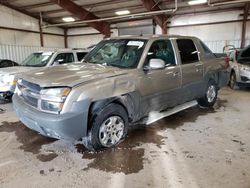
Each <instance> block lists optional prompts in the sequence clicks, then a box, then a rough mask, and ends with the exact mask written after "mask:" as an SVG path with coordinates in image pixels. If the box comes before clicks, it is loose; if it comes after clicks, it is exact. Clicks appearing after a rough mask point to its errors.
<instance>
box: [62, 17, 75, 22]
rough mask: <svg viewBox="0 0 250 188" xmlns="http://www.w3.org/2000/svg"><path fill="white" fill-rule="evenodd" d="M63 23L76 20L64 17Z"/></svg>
mask: <svg viewBox="0 0 250 188" xmlns="http://www.w3.org/2000/svg"><path fill="white" fill-rule="evenodd" d="M62 20H63V21H65V22H74V21H75V18H72V17H64V18H62Z"/></svg>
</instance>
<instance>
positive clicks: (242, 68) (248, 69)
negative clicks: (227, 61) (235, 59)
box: [241, 66, 250, 71]
mask: <svg viewBox="0 0 250 188" xmlns="http://www.w3.org/2000/svg"><path fill="white" fill-rule="evenodd" d="M241 70H243V71H250V67H245V66H243V67H241Z"/></svg>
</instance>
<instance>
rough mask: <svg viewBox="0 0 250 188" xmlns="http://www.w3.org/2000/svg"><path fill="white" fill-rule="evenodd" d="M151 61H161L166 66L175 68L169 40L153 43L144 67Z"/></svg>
mask: <svg viewBox="0 0 250 188" xmlns="http://www.w3.org/2000/svg"><path fill="white" fill-rule="evenodd" d="M151 59H161V60H163V61H164V62H165V64H166V66H175V65H176V62H175V55H174V50H173V47H172V44H171V42H170V40H158V41H155V42H154V43H153V44H152V45H151V47H150V49H149V51H148V55H147V59H146V65H148V64H149V61H150V60H151Z"/></svg>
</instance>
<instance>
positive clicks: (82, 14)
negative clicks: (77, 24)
mask: <svg viewBox="0 0 250 188" xmlns="http://www.w3.org/2000/svg"><path fill="white" fill-rule="evenodd" d="M50 2H52V3H55V4H57V5H59V6H60V7H62V8H63V9H65V10H67V11H68V12H70V13H71V14H73V15H74V16H76V17H77V18H79V19H80V20H95V19H98V17H97V16H95V15H94V14H92V13H91V12H89V11H87V10H86V9H84V8H82V7H81V6H79V5H77V4H76V3H74V2H73V1H71V0H50ZM88 25H89V26H91V27H93V28H95V29H96V30H97V31H99V32H100V33H102V34H103V35H105V37H110V34H111V33H110V24H109V23H108V22H104V21H100V22H98V23H94V22H93V23H91V22H90V23H88Z"/></svg>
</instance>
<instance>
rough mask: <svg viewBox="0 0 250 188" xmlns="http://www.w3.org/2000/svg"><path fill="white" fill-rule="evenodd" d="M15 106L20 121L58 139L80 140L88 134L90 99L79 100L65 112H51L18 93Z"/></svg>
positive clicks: (14, 102)
mask: <svg viewBox="0 0 250 188" xmlns="http://www.w3.org/2000/svg"><path fill="white" fill-rule="evenodd" d="M12 100H13V106H14V109H15V111H16V114H17V116H18V117H19V119H20V121H21V122H22V123H23V124H24V125H25V126H27V127H28V128H30V129H32V130H34V131H37V132H38V133H40V134H42V135H44V136H47V137H52V138H56V139H67V140H78V139H80V138H82V137H86V135H87V124H88V109H89V105H90V102H89V101H79V102H75V103H74V104H73V105H72V110H71V112H69V113H65V114H58V115H57V114H56V115H55V114H49V113H44V112H41V111H38V110H37V109H35V108H33V107H31V106H29V105H28V104H26V103H25V102H24V101H23V99H22V98H21V97H19V96H18V95H17V94H15V95H14V96H13V99H12Z"/></svg>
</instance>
